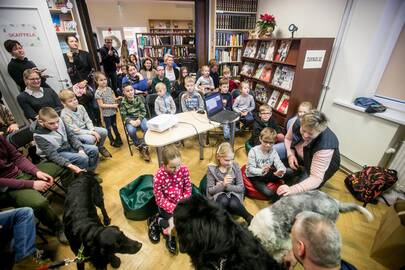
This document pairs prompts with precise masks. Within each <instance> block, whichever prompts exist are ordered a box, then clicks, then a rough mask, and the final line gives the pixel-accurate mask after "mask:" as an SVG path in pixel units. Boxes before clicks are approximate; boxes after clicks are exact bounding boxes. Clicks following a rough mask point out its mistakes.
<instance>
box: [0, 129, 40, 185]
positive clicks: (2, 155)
mask: <svg viewBox="0 0 405 270" xmlns="http://www.w3.org/2000/svg"><path fill="white" fill-rule="evenodd" d="M20 171H23V172H25V173H29V174H31V175H33V176H35V175H36V174H37V172H38V171H39V170H38V168H37V167H36V166H35V165H34V164H32V163H31V161H29V160H28V159H26V158H25V157H24V156H23V155H21V153H20V152H18V151H17V149H15V147H14V146H13V145H11V144H10V143H9V142H8V141H7V140H6V138H4V136H0V189H2V188H4V187H9V188H12V189H22V188H32V187H33V185H34V181H32V180H22V179H16V177H17V176H18V174H19V173H20Z"/></svg>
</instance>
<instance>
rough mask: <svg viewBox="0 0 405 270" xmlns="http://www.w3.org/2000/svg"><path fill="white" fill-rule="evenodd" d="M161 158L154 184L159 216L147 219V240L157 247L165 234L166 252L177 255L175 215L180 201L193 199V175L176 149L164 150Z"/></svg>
mask: <svg viewBox="0 0 405 270" xmlns="http://www.w3.org/2000/svg"><path fill="white" fill-rule="evenodd" d="M162 158H163V165H162V166H161V167H160V168H159V170H158V171H157V173H156V174H155V176H154V180H153V194H154V195H155V200H156V204H157V206H158V210H159V214H158V215H157V216H154V217H150V218H149V219H148V236H149V239H150V241H151V242H152V243H154V244H156V243H158V242H159V241H160V232H161V231H162V232H163V236H164V237H165V238H166V248H167V249H168V250H169V252H170V253H172V254H176V253H177V244H176V239H175V237H174V236H173V235H172V233H171V231H172V229H173V227H174V225H173V224H174V223H173V212H174V209H175V208H176V205H177V203H178V202H179V201H180V200H182V199H185V198H188V197H190V196H191V189H192V185H191V180H190V171H189V169H188V168H187V166H186V165H184V164H182V162H181V155H180V151H179V150H178V149H177V148H176V146H174V145H169V146H166V147H165V148H164V149H163V151H162Z"/></svg>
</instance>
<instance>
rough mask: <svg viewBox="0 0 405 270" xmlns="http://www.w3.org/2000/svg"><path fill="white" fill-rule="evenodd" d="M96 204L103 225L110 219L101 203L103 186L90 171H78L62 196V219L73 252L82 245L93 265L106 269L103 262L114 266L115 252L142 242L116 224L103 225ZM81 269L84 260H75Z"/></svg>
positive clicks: (137, 246)
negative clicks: (63, 203) (79, 172)
mask: <svg viewBox="0 0 405 270" xmlns="http://www.w3.org/2000/svg"><path fill="white" fill-rule="evenodd" d="M96 206H97V207H99V208H100V209H101V212H102V214H103V220H104V225H105V226H108V225H109V224H110V221H111V219H110V218H109V217H108V215H107V211H106V210H105V207H104V199H103V190H102V188H101V186H100V184H99V183H98V182H97V180H96V179H95V177H94V174H92V173H81V174H80V175H79V176H78V177H77V178H76V179H75V180H74V181H72V183H70V185H69V187H68V191H67V195H66V200H65V213H64V216H63V222H64V224H65V234H66V237H67V239H68V240H69V244H70V248H71V249H72V251H73V252H74V253H75V254H76V255H77V254H78V251H79V249H80V247H81V246H82V245H83V246H84V256H86V257H90V259H89V261H91V263H92V264H93V265H94V266H95V267H96V269H106V268H107V264H109V263H110V264H111V266H112V267H114V268H118V267H119V266H120V264H121V260H120V258H118V257H117V256H115V255H114V254H115V253H128V254H135V253H137V252H138V251H139V250H140V249H141V247H142V244H141V243H139V242H137V241H134V240H131V239H129V238H128V237H126V236H125V235H124V233H123V232H122V231H120V230H119V228H118V227H116V226H108V227H105V226H104V225H103V224H102V223H101V221H100V219H99V217H98V215H97V209H96ZM77 268H78V269H84V263H78V264H77Z"/></svg>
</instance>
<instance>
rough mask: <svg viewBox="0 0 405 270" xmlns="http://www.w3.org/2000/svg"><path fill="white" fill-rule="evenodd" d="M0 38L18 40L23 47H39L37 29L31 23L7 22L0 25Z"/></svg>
mask: <svg viewBox="0 0 405 270" xmlns="http://www.w3.org/2000/svg"><path fill="white" fill-rule="evenodd" d="M0 28H1V30H0V31H1V35H2V37H1V39H2V40H3V41H4V40H7V39H15V40H18V41H19V42H20V43H21V45H22V46H23V47H40V46H41V39H40V38H39V35H38V30H37V27H36V26H35V25H32V24H7V25H0Z"/></svg>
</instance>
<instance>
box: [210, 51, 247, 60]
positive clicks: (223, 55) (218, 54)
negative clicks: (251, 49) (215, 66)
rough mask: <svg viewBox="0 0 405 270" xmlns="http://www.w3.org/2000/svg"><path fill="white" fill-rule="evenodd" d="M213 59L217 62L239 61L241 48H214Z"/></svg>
mask: <svg viewBox="0 0 405 270" xmlns="http://www.w3.org/2000/svg"><path fill="white" fill-rule="evenodd" d="M215 59H217V61H218V62H235V61H238V62H240V61H242V49H238V48H231V49H215Z"/></svg>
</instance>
